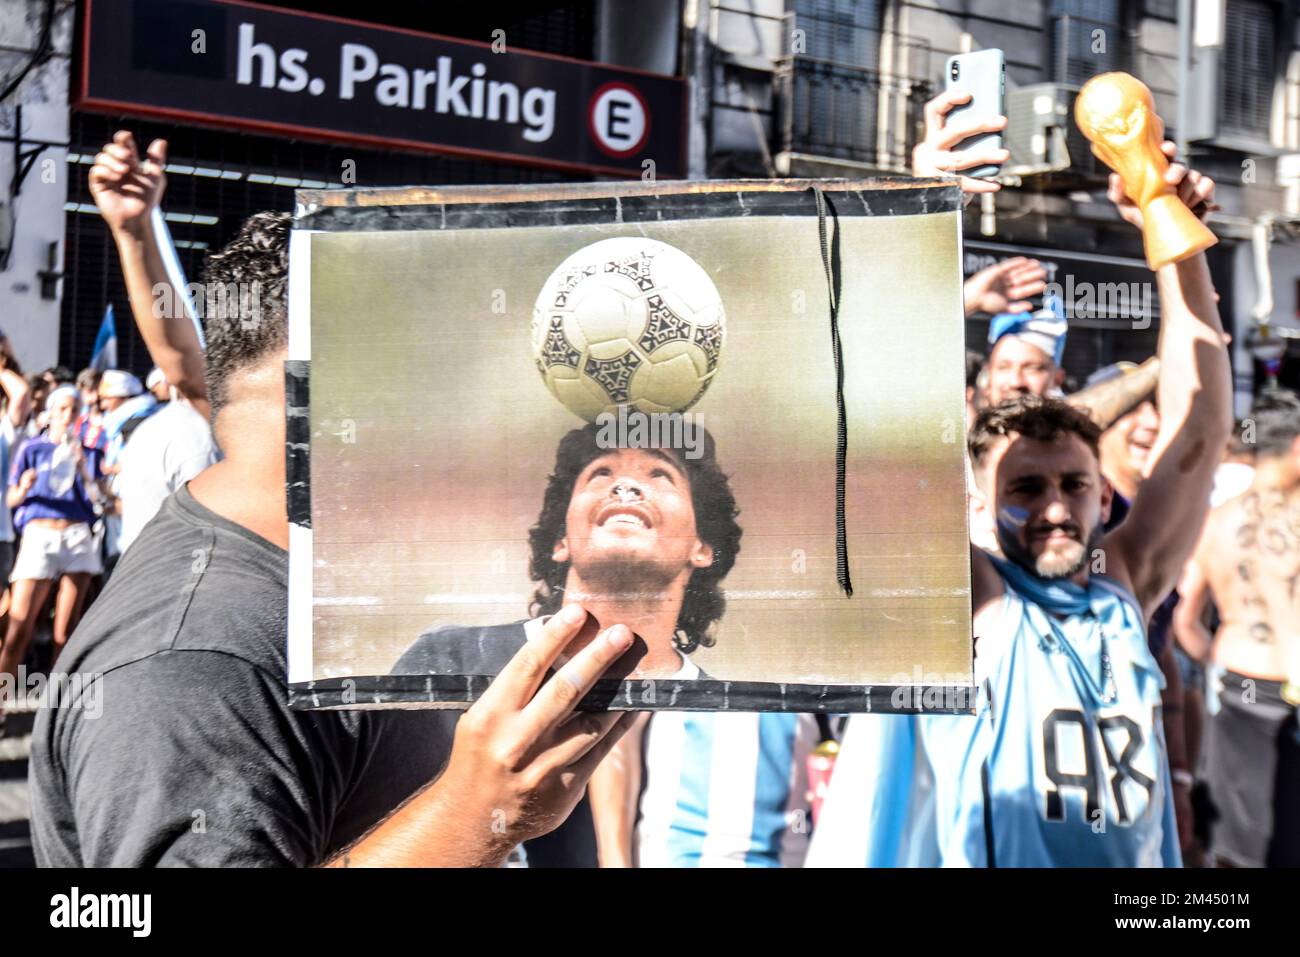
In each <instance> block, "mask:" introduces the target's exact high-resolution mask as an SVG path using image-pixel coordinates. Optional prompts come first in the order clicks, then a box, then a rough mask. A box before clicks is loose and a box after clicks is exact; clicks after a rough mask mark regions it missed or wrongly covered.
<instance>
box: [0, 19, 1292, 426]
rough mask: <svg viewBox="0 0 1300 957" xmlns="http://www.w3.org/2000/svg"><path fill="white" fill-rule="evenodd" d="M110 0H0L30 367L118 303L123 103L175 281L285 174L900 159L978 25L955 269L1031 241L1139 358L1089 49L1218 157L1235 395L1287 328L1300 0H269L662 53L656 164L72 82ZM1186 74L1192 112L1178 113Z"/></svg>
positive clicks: (132, 340)
mask: <svg viewBox="0 0 1300 957" xmlns="http://www.w3.org/2000/svg"><path fill="white" fill-rule="evenodd" d="M109 2H110V0H90V2H86V0H82V2H80V3H76V4H74V3H72V2H68V0H62V2H60V0H15V2H13V3H9V4H5V5H4V7H3V13H2V14H0V71H2V72H0V76H2V77H3V78H4V90H3V92H5V94H6V95H5V96H3V97H0V130H2V131H3V133H4V134H5V136H6V137H7V142H8V144H9V145H10V147H11V148H10V149H8V150H0V181H3V182H6V183H9V184H11V185H10V189H9V196H8V197H7V199H5V198H4V197H0V200H4V203H3V205H2V206H0V239H3V237H4V235H5V234H9V236H10V239H9V241H8V242H7V243H5V244H3V246H4V251H3V252H2V253H0V314H2V315H3V316H5V318H4V319H3V320H0V327H2V328H4V329H5V331H6V332H7V333H8V334H9V336H10V338H11V339H12V340H13V341H14V343H15V346H16V348H17V350H18V353H19V355H20V356H21V357H23V359H24V363H25V365H26V366H29V367H31V368H41V367H44V366H46V365H50V364H53V363H54V362H56V361H57V362H61V363H62V364H64V365H66V366H68V367H69V368H71V369H73V370H75V369H76V368H79V367H81V366H82V365H84V364H85V363H86V362H87V361H88V360H89V358H90V355H91V352H92V349H93V344H94V341H95V335H96V331H97V329H98V326H99V323H100V319H101V317H102V315H103V312H104V307H105V306H106V305H107V304H110V303H112V304H114V305H115V307H116V310H117V312H118V314H119V315H120V316H122V317H125V315H126V311H125V310H126V297H125V292H124V290H123V288H122V281H121V277H120V272H119V269H118V264H117V259H116V254H115V251H114V250H113V248H112V244H111V242H110V240H109V238H108V235H107V232H106V230H105V229H104V227H103V224H102V222H101V221H100V220H99V218H98V216H97V215H96V212H95V209H94V205H93V202H92V200H91V197H90V195H89V192H88V190H87V186H86V176H85V173H86V171H87V170H88V168H89V166H90V165H91V164H92V163H93V161H94V156H95V154H96V152H97V151H98V150H99V147H100V145H101V144H102V143H104V142H105V141H106V140H107V139H108V138H109V137H110V136H111V135H112V132H113V131H114V130H116V129H119V128H123V127H126V128H130V129H133V130H134V131H135V132H136V134H137V139H138V140H139V141H140V142H141V145H142V146H143V145H144V143H145V142H147V141H148V140H149V139H151V138H153V137H155V136H165V137H166V138H167V139H168V140H169V141H170V163H169V168H168V177H169V185H168V194H167V199H166V202H165V207H166V213H167V218H168V222H169V227H170V229H171V232H172V235H173V237H174V239H175V241H176V245H177V247H178V254H179V256H180V259H181V262H182V265H183V267H184V269H185V271H186V273H187V275H188V276H189V277H190V278H191V279H194V278H197V277H199V276H200V275H201V271H202V260H203V257H204V256H205V255H206V253H207V251H208V250H209V249H213V248H217V247H219V246H220V245H221V244H223V243H224V242H225V241H227V240H228V239H229V238H230V236H231V235H232V234H233V232H234V230H235V229H236V228H237V226H238V224H239V222H241V221H242V220H243V219H244V218H245V217H246V216H247V215H249V214H250V213H252V212H255V211H257V210H261V209H285V210H287V209H290V208H292V203H293V191H294V189H295V188H298V187H300V186H306V187H315V188H322V187H326V186H340V187H342V186H349V185H361V186H366V185H373V186H379V185H398V184H412V183H418V184H455V183H506V182H556V181H573V180H590V179H599V178H609V177H612V176H618V175H628V176H636V175H641V176H648V175H665V173H664V170H671V171H670V172H668V173H667V175H686V176H690V177H695V178H700V177H772V176H795V177H802V176H855V177H856V176H873V175H895V174H900V173H905V172H906V171H907V170H908V168H909V165H910V153H911V149H912V147H913V145H915V142H916V140H917V137H918V135H919V133H920V130H921V123H922V107H923V105H924V103H925V102H926V100H928V99H929V98H930V97H931V96H933V95H934V94H935V93H936V92H937V91H938V90H940V89H942V87H943V76H942V73H943V68H944V65H945V61H946V60H947V58H948V57H949V56H951V55H953V54H956V53H960V52H967V51H971V50H978V49H983V48H991V47H997V48H1000V49H1002V50H1004V51H1005V53H1006V58H1007V84H1006V86H1007V99H1006V103H1007V112H1008V116H1009V118H1010V125H1009V127H1008V130H1007V133H1006V145H1007V146H1008V148H1009V149H1010V150H1011V153H1012V159H1011V161H1010V162H1009V163H1008V164H1007V165H1006V167H1005V168H1004V170H1003V182H1004V184H1005V188H1004V189H1003V190H1002V191H1001V192H1000V193H999V194H997V195H996V196H995V197H992V198H991V199H988V200H986V201H984V202H974V203H971V204H970V205H969V206H968V207H967V210H966V224H965V225H966V229H965V236H966V242H965V250H966V256H965V260H966V262H965V265H966V269H967V271H968V272H973V271H975V270H976V269H978V268H981V267H982V266H983V265H987V264H989V263H991V262H994V261H996V260H998V259H999V258H1003V257H1006V256H1011V255H1017V254H1024V255H1033V256H1036V257H1037V258H1039V259H1040V260H1042V261H1043V262H1044V263H1045V264H1046V265H1047V267H1048V269H1049V272H1050V277H1049V278H1050V279H1051V280H1052V281H1054V282H1056V283H1058V284H1059V285H1060V286H1061V288H1062V289H1063V290H1065V291H1066V292H1070V291H1073V292H1074V299H1073V301H1071V302H1068V303H1067V305H1068V306H1069V307H1070V308H1071V311H1072V316H1071V318H1072V322H1073V325H1072V332H1071V337H1070V346H1069V348H1068V350H1067V354H1066V365H1067V372H1069V373H1070V375H1071V376H1072V377H1073V378H1074V379H1076V380H1080V381H1081V379H1082V378H1083V377H1084V376H1085V375H1086V374H1087V372H1088V371H1090V370H1091V369H1093V368H1095V367H1096V366H1098V365H1100V364H1104V363H1107V362H1111V361H1115V360H1118V359H1130V360H1141V359H1143V358H1145V357H1146V356H1147V355H1150V354H1151V353H1152V352H1153V351H1154V348H1155V340H1156V334H1157V330H1158V321H1157V320H1158V315H1157V311H1158V310H1157V309H1156V308H1155V307H1154V305H1152V301H1153V299H1154V296H1153V294H1152V286H1151V280H1152V277H1151V275H1150V272H1149V271H1148V270H1147V269H1146V267H1145V264H1144V263H1143V261H1142V257H1141V246H1140V241H1139V238H1138V236H1137V234H1136V233H1135V231H1133V230H1132V229H1130V228H1129V227H1127V226H1126V225H1125V224H1123V223H1121V222H1120V221H1119V220H1118V218H1117V217H1116V215H1115V213H1114V211H1113V209H1112V208H1111V206H1110V204H1109V203H1108V202H1106V200H1105V172H1106V171H1105V169H1104V168H1103V167H1101V166H1100V165H1099V164H1098V163H1097V162H1096V161H1095V160H1093V159H1092V158H1091V156H1090V155H1089V152H1088V149H1087V144H1086V141H1084V140H1083V139H1082V137H1081V136H1080V135H1079V134H1078V132H1077V130H1075V128H1074V125H1073V121H1072V105H1073V97H1074V95H1075V93H1077V90H1078V88H1079V86H1080V85H1081V84H1082V83H1083V82H1085V81H1086V80H1087V79H1088V78H1089V77H1090V76H1092V75H1095V74H1097V73H1101V72H1105V71H1107V70H1115V69H1122V70H1128V71H1130V72H1133V73H1135V74H1136V75H1137V76H1139V77H1140V78H1141V79H1143V80H1144V81H1145V82H1146V83H1147V85H1148V86H1150V87H1151V89H1152V91H1153V92H1154V94H1155V97H1156V101H1157V107H1158V110H1159V112H1160V113H1161V115H1162V117H1163V118H1164V120H1165V122H1166V125H1167V127H1168V132H1169V134H1170V135H1171V136H1172V137H1173V138H1175V139H1177V140H1178V141H1179V142H1180V144H1181V146H1182V147H1183V148H1184V150H1185V152H1186V153H1187V154H1188V155H1189V156H1190V158H1191V161H1192V162H1193V163H1194V164H1195V165H1196V166H1197V167H1199V168H1201V169H1203V170H1205V171H1206V172H1208V173H1210V174H1211V175H1213V176H1214V177H1215V178H1216V180H1217V181H1218V183H1219V203H1220V205H1221V207H1222V208H1221V209H1220V210H1219V211H1217V212H1216V213H1214V215H1213V218H1212V220H1211V223H1212V225H1213V227H1214V229H1215V231H1216V233H1217V234H1218V235H1219V237H1220V239H1221V242H1220V244H1219V245H1218V246H1217V247H1215V248H1214V249H1213V250H1212V251H1211V253H1210V261H1211V268H1212V270H1213V272H1214V275H1215V280H1216V284H1217V286H1218V288H1219V291H1220V294H1221V296H1222V311H1223V314H1224V318H1225V324H1226V325H1227V326H1228V328H1229V329H1230V331H1232V333H1233V335H1234V345H1233V353H1234V366H1235V369H1236V373H1237V376H1236V379H1237V383H1238V390H1239V395H1238V405H1239V408H1240V407H1242V406H1244V404H1245V403H1247V402H1248V401H1249V396H1250V394H1251V393H1252V391H1253V390H1254V389H1255V388H1257V386H1258V385H1259V383H1260V382H1261V381H1263V378H1264V375H1263V373H1264V370H1263V367H1262V366H1261V364H1260V363H1259V361H1258V360H1257V358H1256V355H1257V354H1258V355H1263V354H1264V351H1265V350H1264V349H1263V348H1261V347H1259V346H1258V345H1257V344H1256V343H1255V339H1256V338H1257V334H1256V333H1255V332H1253V330H1255V329H1256V328H1257V327H1259V326H1260V325H1261V323H1262V324H1264V325H1265V326H1266V327H1267V330H1281V331H1285V330H1288V329H1289V330H1300V243H1298V240H1300V17H1298V16H1297V13H1296V9H1295V4H1294V3H1293V2H1292V0H1188V5H1189V6H1190V7H1191V8H1192V9H1193V11H1194V13H1195V16H1194V18H1193V20H1192V21H1191V29H1190V30H1189V31H1188V36H1189V43H1188V45H1189V49H1190V54H1191V55H1190V57H1189V61H1188V64H1187V67H1186V68H1185V69H1183V68H1181V67H1180V62H1179V45H1180V30H1179V23H1178V19H1177V15H1178V9H1179V2H1180V0H664V2H658V3H633V2H629V0H575V2H568V3H554V2H539V3H535V4H530V5H528V7H527V8H526V9H527V11H528V12H527V13H526V14H525V15H521V14H519V13H517V12H513V13H512V12H508V11H509V10H515V9H517V8H515V7H508V6H507V5H501V4H492V3H487V4H483V5H482V7H483V9H470V10H464V9H458V8H459V7H460V6H462V5H455V6H456V7H457V9H453V8H452V6H449V5H410V4H401V3H390V2H384V0H376V2H374V3H371V4H369V5H367V6H366V7H365V9H364V11H361V12H360V13H359V12H358V11H357V10H356V8H355V6H354V5H349V4H345V3H343V2H341V0H281V2H272V3H270V4H269V6H271V7H273V8H278V9H279V10H281V11H283V12H285V13H288V14H294V15H298V14H306V13H308V12H310V13H315V14H324V15H326V16H332V17H354V18H355V17H357V16H361V17H362V18H363V19H365V20H366V21H367V22H368V23H372V24H377V25H384V26H389V27H394V28H399V29H401V30H404V31H418V32H420V33H425V34H438V35H441V36H443V37H448V38H453V39H455V38H459V39H462V40H469V41H473V42H476V43H480V44H488V43H492V42H494V40H495V39H496V38H498V37H500V38H503V41H504V43H505V44H508V45H509V48H510V49H512V50H520V51H536V52H540V53H544V54H550V55H552V56H553V57H563V58H566V59H567V61H577V62H578V63H579V64H588V65H590V66H591V67H593V68H601V67H609V68H618V69H627V70H629V71H633V72H631V73H628V74H627V75H628V76H633V75H634V74H635V73H648V74H658V75H663V76H669V77H676V78H678V79H679V80H680V81H681V82H682V89H683V96H682V102H681V104H680V108H678V107H676V106H674V107H673V109H671V110H668V111H667V112H666V113H663V114H661V115H658V116H656V118H655V119H656V122H657V123H658V124H659V126H660V127H662V126H663V125H664V124H665V123H667V124H670V125H679V126H680V128H681V136H680V139H679V140H674V145H673V147H672V149H673V150H674V151H676V150H677V149H679V148H680V151H681V154H682V155H681V156H680V158H679V157H675V156H674V157H672V162H662V163H661V166H662V169H661V170H660V171H659V173H658V174H656V171H655V169H654V168H653V167H654V163H650V164H649V166H650V167H651V168H650V169H649V170H648V171H647V170H645V169H642V168H641V167H635V166H634V167H633V168H630V169H625V170H623V172H622V173H620V172H619V171H617V170H615V171H611V170H608V169H605V168H604V167H601V166H598V165H589V166H587V167H584V166H583V165H582V163H577V164H568V165H565V164H559V165H557V164H555V163H552V162H549V161H548V160H547V159H546V156H544V155H542V153H539V154H538V155H536V156H529V155H527V153H526V152H519V153H517V154H514V155H506V156H501V155H494V156H489V157H475V156H471V155H467V154H466V153H465V152H464V151H459V152H458V151H457V150H455V149H450V150H442V151H439V150H437V149H436V148H433V149H411V148H408V145H407V144H404V143H397V141H396V140H395V141H394V145H388V144H386V143H384V142H379V143H376V142H375V141H374V140H373V139H370V140H366V139H365V138H364V137H359V138H358V139H357V141H356V142H349V141H348V138H347V134H348V129H346V128H343V129H341V131H338V130H336V131H335V132H336V133H337V132H341V134H342V135H335V136H332V137H327V138H322V137H320V136H316V135H314V134H313V133H312V132H311V131H310V130H305V131H302V130H298V129H297V128H286V129H279V128H275V129H274V131H272V129H273V127H274V124H272V125H271V126H269V127H268V126H266V125H265V124H264V125H263V126H260V127H259V126H256V125H255V124H253V125H250V123H248V122H244V120H247V119H249V117H244V118H243V119H242V120H241V119H239V118H238V117H236V118H235V119H234V120H231V119H230V118H229V117H227V119H225V120H223V119H222V118H221V117H216V118H213V117H210V116H205V117H204V118H201V119H196V118H194V117H193V116H191V115H190V111H183V113H184V114H185V115H170V114H168V113H167V111H165V110H164V111H162V112H161V113H160V112H158V111H156V110H150V109H140V110H137V109H133V108H132V107H131V106H130V104H127V105H125V106H123V107H122V108H119V109H111V108H105V107H104V106H103V105H102V102H99V103H88V102H87V98H86V97H84V96H83V95H82V93H83V84H82V77H81V73H82V72H84V63H83V62H82V61H83V60H85V59H86V56H85V55H84V54H85V51H84V50H83V49H82V48H83V47H84V46H86V44H85V43H83V42H82V40H81V39H80V38H81V37H82V36H83V33H82V28H83V27H84V25H85V18H86V16H87V15H88V11H89V10H90V9H92V8H93V7H94V5H95V4H96V3H98V4H100V5H101V10H102V9H103V5H104V4H108V3H109ZM111 2H113V3H117V4H125V3H131V4H133V9H134V8H140V9H139V10H136V11H135V13H136V19H139V20H146V21H147V20H150V19H154V20H157V19H160V18H165V17H166V15H167V14H166V10H165V7H166V5H165V0H111ZM205 2H209V3H210V4H211V0H205ZM225 7H228V8H229V9H230V10H232V11H235V12H236V13H237V12H238V11H239V9H240V8H239V6H238V5H225ZM225 7H223V9H224V8H225ZM146 8H147V9H146ZM154 8H157V9H156V10H155V9H154ZM151 11H152V12H151ZM232 15H233V14H232ZM303 22H304V24H307V23H308V21H306V20H304V21H303ZM311 22H312V23H315V22H316V21H311ZM136 39H137V40H138V39H139V36H137V37H136ZM411 42H413V43H418V42H419V41H414V40H412V41H411ZM428 42H430V43H431V42H433V41H432V40H430V41H428ZM494 52H495V51H494ZM160 69H163V70H164V72H163V73H162V74H159V76H160V82H166V76H165V70H166V66H165V65H164V66H163V67H160ZM9 87H12V89H8V88H9ZM1180 92H1183V93H1184V94H1185V100H1186V102H1185V103H1183V104H1182V106H1183V107H1184V108H1185V110H1186V112H1187V118H1186V120H1185V121H1184V122H1185V125H1186V127H1187V129H1185V130H1179V129H1178V128H1177V125H1178V121H1179V119H1180V104H1179V94H1180ZM268 95H271V96H274V95H278V94H268ZM145 98H146V99H147V98H148V97H147V96H146V97H145ZM92 99H93V98H92ZM232 109H234V108H233V107H232ZM194 112H195V113H201V112H202V111H201V110H199V109H198V107H197V106H196V107H195V109H194ZM610 115H611V116H613V114H610ZM309 125H310V124H309ZM327 125H328V124H327ZM300 134H301V135H300ZM611 155H612V154H611ZM660 159H661V160H663V159H664V158H663V157H660ZM679 160H680V161H679ZM643 165H644V164H643ZM866 266H867V268H869V264H866ZM1081 291H1083V292H1082V293H1081ZM1084 293H1086V294H1087V295H1088V296H1091V297H1092V298H1091V299H1090V300H1089V301H1088V302H1087V303H1084V301H1083V300H1084V298H1085V296H1084ZM1067 298H1069V297H1067ZM986 328H987V317H976V318H975V319H973V320H971V321H970V322H968V324H967V338H968V342H969V344H970V345H971V346H972V347H975V348H981V347H982V346H983V339H984V336H985V332H986ZM1267 330H1266V331H1267ZM118 334H119V339H120V346H119V357H120V358H119V362H120V364H121V365H123V366H125V367H127V368H131V369H134V370H136V371H143V370H144V368H145V367H146V366H147V363H148V359H147V356H146V354H145V352H144V349H143V345H142V343H140V342H139V340H138V338H137V337H136V336H135V332H134V329H133V328H131V324H130V323H129V322H125V321H123V322H119V324H118ZM1273 338H1274V339H1275V340H1276V341H1279V342H1281V343H1282V344H1283V345H1284V346H1285V345H1286V344H1288V343H1289V344H1290V346H1291V348H1290V355H1289V358H1288V359H1287V360H1286V361H1284V363H1283V365H1282V374H1281V377H1282V380H1283V381H1284V382H1287V383H1288V384H1291V385H1293V386H1294V385H1300V340H1290V339H1285V338H1282V337H1280V336H1278V335H1276V334H1275V335H1274V337H1273Z"/></svg>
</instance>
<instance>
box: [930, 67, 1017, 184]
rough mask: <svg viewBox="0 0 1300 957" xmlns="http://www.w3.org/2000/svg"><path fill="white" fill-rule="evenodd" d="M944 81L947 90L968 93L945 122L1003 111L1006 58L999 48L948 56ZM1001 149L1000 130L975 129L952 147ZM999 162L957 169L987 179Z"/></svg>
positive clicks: (996, 114)
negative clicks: (966, 98)
mask: <svg viewBox="0 0 1300 957" xmlns="http://www.w3.org/2000/svg"><path fill="white" fill-rule="evenodd" d="M944 84H945V89H947V90H965V91H967V92H969V93H970V95H971V98H970V102H969V103H964V104H962V105H961V106H955V107H953V108H952V109H951V110H949V111H948V120H947V121H948V122H949V123H952V122H953V121H954V120H958V119H962V118H964V117H965V116H1003V115H1005V111H1006V106H1005V100H1006V94H1007V58H1006V56H1005V55H1004V54H1003V53H1002V51H1001V50H977V51H976V52H974V53H959V54H957V55H956V56H951V57H949V58H948V62H947V63H946V64H945V65H944ZM977 148H978V149H1001V148H1002V133H1001V132H997V133H977V134H976V135H974V136H969V137H967V138H966V139H964V140H962V141H961V142H960V143H959V144H957V146H956V147H955V149H958V150H969V149H977ZM1001 168H1002V167H1001V164H999V163H986V164H985V165H983V166H973V167H971V168H970V169H964V170H958V172H959V173H961V174H962V175H963V176H973V177H975V178H977V179H989V178H991V177H993V176H996V175H997V174H998V171H999V170H1000V169H1001Z"/></svg>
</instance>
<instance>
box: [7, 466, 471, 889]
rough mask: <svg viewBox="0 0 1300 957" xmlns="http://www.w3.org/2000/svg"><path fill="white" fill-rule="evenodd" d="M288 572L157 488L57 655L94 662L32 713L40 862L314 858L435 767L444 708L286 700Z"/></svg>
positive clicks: (445, 744) (271, 551) (184, 493)
mask: <svg viewBox="0 0 1300 957" xmlns="http://www.w3.org/2000/svg"><path fill="white" fill-rule="evenodd" d="M287 571H288V560H287V554H286V553H285V552H284V550H283V549H280V548H277V547H276V546H274V545H272V544H271V543H270V542H267V541H265V540H264V539H262V538H260V537H258V536H257V535H255V534H254V533H252V532H250V531H248V530H247V529H245V528H242V527H240V526H238V525H236V524H234V523H232V522H229V521H227V520H226V519H224V518H222V517H220V516H219V515H216V514H215V513H213V512H212V511H210V510H208V509H206V508H204V507H203V506H202V505H200V504H199V503H198V502H196V501H195V500H194V498H193V496H191V495H190V493H189V490H188V488H182V489H181V490H180V491H179V492H177V493H176V495H174V496H173V497H171V498H170V499H168V500H167V501H166V502H165V503H164V504H163V507H162V509H161V510H160V511H159V514H158V516H157V517H156V518H155V519H154V521H153V522H151V523H150V524H149V525H148V526H147V527H146V528H145V530H144V532H143V533H142V534H141V535H140V538H139V539H138V540H137V542H136V543H135V545H134V547H132V549H131V550H130V552H128V553H127V554H126V555H125V556H124V557H123V558H122V561H121V564H119V565H118V568H117V572H116V574H114V576H113V578H112V580H111V581H110V582H109V585H108V587H107V588H106V589H105V591H104V593H103V594H102V595H101V596H100V598H99V599H98V601H96V602H95V604H94V605H93V606H92V607H91V609H90V611H89V612H88V613H87V615H86V617H85V619H84V620H83V621H82V623H81V625H80V627H78V629H77V631H76V634H75V635H74V636H73V637H72V639H71V640H70V641H69V642H68V646H67V648H66V649H65V650H64V652H63V654H62V655H61V656H60V658H59V667H60V669H61V670H66V672H67V673H68V674H70V675H71V674H74V673H75V674H79V675H83V676H85V675H100V676H102V677H99V678H98V679H97V680H95V681H94V682H93V683H92V684H90V685H87V686H85V687H84V688H83V689H82V693H81V695H80V696H78V697H73V696H72V695H71V694H66V695H65V696H64V697H63V698H62V700H61V704H62V705H63V706H61V707H58V708H45V709H42V710H41V712H40V713H39V715H38V716H37V720H36V726H35V729H34V731H33V737H32V756H31V763H30V782H31V793H32V841H33V844H34V847H35V852H36V860H37V862H38V863H39V864H41V865H42V866H89V867H103V866H128V867H129V866H155V865H195V866H223V865H233V866H239V865H313V864H318V863H321V862H323V861H326V860H328V859H329V858H330V857H332V856H333V855H334V853H335V852H337V851H338V850H341V849H342V848H344V847H346V846H348V845H349V844H351V843H352V842H353V841H354V840H356V839H357V838H359V837H360V836H361V835H363V834H364V833H365V832H366V831H367V830H369V829H370V827H371V826H373V825H374V824H376V823H377V822H379V821H380V820H382V819H383V818H384V817H386V816H387V815H388V813H389V812H391V811H392V810H394V809H395V808H396V807H397V806H398V804H400V803H401V802H402V801H403V800H404V799H405V798H406V797H408V796H409V795H410V794H412V793H414V792H415V791H416V790H418V789H419V788H421V787H422V786H423V785H425V784H426V783H428V782H429V781H430V780H432V779H433V777H434V776H435V775H436V773H437V772H438V771H439V770H440V768H441V767H442V765H443V764H444V763H445V761H446V758H447V756H448V755H449V754H450V751H451V740H452V732H453V729H454V727H455V722H456V718H457V717H458V713H456V712H449V711H386V712H358V711H351V712H348V711H321V712H304V711H294V710H291V709H290V708H289V706H288V704H287V700H288V693H287V688H286V686H285V675H286V667H285V635H286V630H285V623H286V608H287V586H286V575H287ZM67 687H68V689H69V690H70V691H71V690H75V687H74V684H73V683H69V684H68V685H67Z"/></svg>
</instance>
